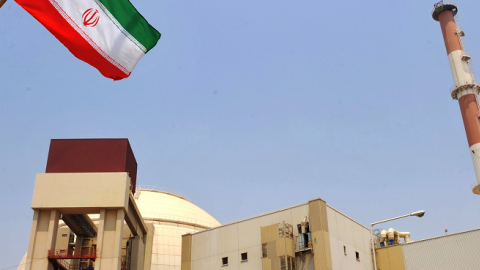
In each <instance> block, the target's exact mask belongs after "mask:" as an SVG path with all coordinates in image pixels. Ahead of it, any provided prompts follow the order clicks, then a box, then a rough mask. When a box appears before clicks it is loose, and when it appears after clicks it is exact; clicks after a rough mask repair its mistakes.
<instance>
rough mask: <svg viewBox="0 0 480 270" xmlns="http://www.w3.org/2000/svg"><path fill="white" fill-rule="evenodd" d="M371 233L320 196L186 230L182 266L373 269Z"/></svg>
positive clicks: (205, 269)
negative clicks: (206, 228)
mask: <svg viewBox="0 0 480 270" xmlns="http://www.w3.org/2000/svg"><path fill="white" fill-rule="evenodd" d="M371 254H372V253H371V250H370V232H369V229H368V228H366V227H365V226H363V225H361V224H359V223H358V222H356V221H354V220H353V219H351V218H349V217H348V216H346V215H345V214H343V213H341V212H339V211H338V210H336V209H334V208H333V207H331V206H329V205H327V204H326V203H325V201H323V200H321V199H314V200H311V201H309V202H307V203H304V204H300V205H296V206H293V207H289V208H285V209H281V210H278V211H274V212H271V213H267V214H264V215H259V216H256V217H253V218H249V219H245V220H241V221H238V222H234V223H230V224H227V225H223V226H220V227H216V228H213V229H208V230H204V231H201V232H196V233H192V234H186V235H184V236H183V239H182V268H181V269H182V270H215V269H218V270H220V269H221V270H228V269H231V270H242V269H245V270H247V269H248V270H277V269H278V270H281V269H284V270H289V269H295V270H333V269H335V270H337V269H338V270H367V269H368V270H370V269H373V263H372V255H371Z"/></svg>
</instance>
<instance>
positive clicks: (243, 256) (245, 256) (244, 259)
mask: <svg viewBox="0 0 480 270" xmlns="http://www.w3.org/2000/svg"><path fill="white" fill-rule="evenodd" d="M240 256H241V257H242V262H246V261H248V255H247V252H244V253H242V254H240Z"/></svg>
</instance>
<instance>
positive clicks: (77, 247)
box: [71, 235, 83, 267]
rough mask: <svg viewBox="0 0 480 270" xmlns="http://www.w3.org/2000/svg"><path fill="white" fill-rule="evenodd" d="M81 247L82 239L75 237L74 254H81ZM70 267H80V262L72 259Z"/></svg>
mask: <svg viewBox="0 0 480 270" xmlns="http://www.w3.org/2000/svg"><path fill="white" fill-rule="evenodd" d="M82 246H83V237H81V236H78V235H77V238H76V240H75V252H79V253H81V252H82ZM71 266H74V267H79V266H80V260H79V259H73V260H72V263H71Z"/></svg>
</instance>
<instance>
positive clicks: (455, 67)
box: [432, 1, 480, 194]
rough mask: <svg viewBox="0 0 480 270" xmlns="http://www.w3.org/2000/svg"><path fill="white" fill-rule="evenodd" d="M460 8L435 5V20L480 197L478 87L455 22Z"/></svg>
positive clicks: (447, 4) (433, 12)
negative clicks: (442, 41) (443, 45)
mask: <svg viewBox="0 0 480 270" xmlns="http://www.w3.org/2000/svg"><path fill="white" fill-rule="evenodd" d="M457 12H458V9H457V5H456V4H455V3H453V2H444V1H440V2H438V3H437V4H435V5H434V8H433V11H432V17H433V19H434V20H436V21H439V22H440V26H441V28H442V33H443V39H444V41H445V48H446V49H447V55H448V62H449V63H450V69H451V71H452V76H453V81H454V83H455V86H454V88H453V90H452V92H451V95H452V98H453V99H457V100H458V102H459V104H460V110H461V113H462V118H463V123H464V126H465V132H466V134H467V140H468V146H469V148H470V155H471V157H472V161H473V167H474V170H475V175H476V184H474V185H473V186H472V191H473V193H475V194H480V122H479V108H478V98H477V96H478V93H479V91H480V86H479V85H478V84H477V82H476V79H475V75H474V73H473V69H472V66H471V63H470V59H471V57H470V56H469V55H468V54H467V53H466V52H465V50H464V48H463V44H462V40H461V37H462V36H463V35H464V33H463V31H460V30H459V29H458V27H457V24H456V22H455V15H456V14H457Z"/></svg>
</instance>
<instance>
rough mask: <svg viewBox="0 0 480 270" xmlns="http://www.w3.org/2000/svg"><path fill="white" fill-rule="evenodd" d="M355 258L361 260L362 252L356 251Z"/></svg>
mask: <svg viewBox="0 0 480 270" xmlns="http://www.w3.org/2000/svg"><path fill="white" fill-rule="evenodd" d="M355 258H356V259H357V261H360V253H358V251H355Z"/></svg>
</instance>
